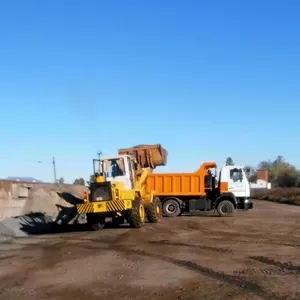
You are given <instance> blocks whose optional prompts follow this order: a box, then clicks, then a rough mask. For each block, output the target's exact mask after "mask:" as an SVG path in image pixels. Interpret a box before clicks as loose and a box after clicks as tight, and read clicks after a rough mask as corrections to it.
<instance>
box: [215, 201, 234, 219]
mask: <svg viewBox="0 0 300 300" xmlns="http://www.w3.org/2000/svg"><path fill="white" fill-rule="evenodd" d="M234 211H235V208H234V205H233V203H232V202H231V201H229V200H223V201H221V202H220V203H219V204H218V206H217V213H218V215H219V216H220V217H229V216H232V215H233V214H234Z"/></svg>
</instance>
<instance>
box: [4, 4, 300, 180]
mask: <svg viewBox="0 0 300 300" xmlns="http://www.w3.org/2000/svg"><path fill="white" fill-rule="evenodd" d="M299 9H300V2H299V1H292V0H290V1H274V0H273V1H271V0H270V1H269V0H260V1H254V0H251V1H250V0H245V1H237V0H236V1H234V0H228V1H223V0H219V1H216V0H215V1H200V0H198V1H196V0H195V1H191V0H185V1H183V0H182V1H174V0H173V1H171V0H163V1H162V0H160V1H158V0H154V1H138V0H129V1H121V0H119V1H117V0H115V1H113V0H110V1H108V0H107V1H104V0H103V1H99V0H94V1H93V0H87V1H83V0H82V1H76V0H72V1H71V0H69V1H61V0H52V1H38V0H35V1H33V0H27V1H22V0H18V1H17V0H12V1H2V2H1V4H0V41H1V47H0V66H1V68H0V104H1V105H0V107H1V118H0V134H1V145H0V178H3V177H7V176H33V177H37V178H39V179H42V180H47V181H48V180H49V181H51V180H53V173H52V164H51V162H52V156H55V157H56V162H57V176H58V177H60V176H63V177H64V178H65V179H66V180H67V181H69V182H72V181H73V180H74V179H75V178H76V177H80V176H83V177H85V178H88V176H89V174H90V173H91V170H92V158H93V157H96V152H97V151H98V149H101V150H102V152H103V153H104V154H105V155H113V154H116V153H117V149H118V148H124V147H130V146H134V145H136V144H143V143H146V144H150V143H161V144H162V145H163V146H164V147H165V148H167V149H168V151H169V160H168V166H166V167H164V168H160V169H157V171H184V172H188V171H194V170H196V169H197V168H198V166H199V165H200V163H201V162H203V161H207V160H209V161H211V160H214V161H216V162H217V163H219V164H223V163H224V162H225V160H226V157H227V156H231V157H232V158H233V159H234V161H235V162H236V163H241V164H252V165H256V164H257V163H258V162H259V161H261V160H263V159H268V158H271V159H275V158H276V156H277V155H279V154H280V155H283V156H284V157H285V158H286V159H287V160H288V161H290V162H292V163H294V164H296V165H297V166H298V167H300V163H299V153H298V152H299V151H298V149H299V146H300V142H299V139H297V138H295V137H296V136H297V133H298V130H299V128H300V121H299V120H300V119H299V112H300V101H299V99H300V39H299V32H300V20H299ZM37 161H43V163H42V164H38V163H36V162H37Z"/></svg>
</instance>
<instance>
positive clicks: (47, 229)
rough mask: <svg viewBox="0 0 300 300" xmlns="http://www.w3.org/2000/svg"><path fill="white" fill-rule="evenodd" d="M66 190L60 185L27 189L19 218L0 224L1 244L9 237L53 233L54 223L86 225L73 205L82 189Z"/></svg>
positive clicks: (6, 220) (3, 221) (12, 218)
mask: <svg viewBox="0 0 300 300" xmlns="http://www.w3.org/2000/svg"><path fill="white" fill-rule="evenodd" d="M72 188H73V189H74V190H69V189H66V188H64V187H60V186H49V185H45V186H41V185H38V186H37V187H34V188H32V189H31V190H30V195H29V198H28V199H27V201H26V204H25V206H24V207H23V210H22V212H21V214H22V216H17V217H10V218H7V219H5V220H2V221H1V222H0V242H5V241H7V239H9V238H11V237H26V236H28V235H30V234H39V233H40V234H42V233H51V232H53V225H54V224H55V223H57V224H60V225H63V224H74V223H85V218H84V217H83V216H80V218H79V219H78V216H77V215H76V209H75V207H74V205H75V203H76V202H77V201H78V198H77V197H80V194H81V190H76V188H77V189H78V187H72Z"/></svg>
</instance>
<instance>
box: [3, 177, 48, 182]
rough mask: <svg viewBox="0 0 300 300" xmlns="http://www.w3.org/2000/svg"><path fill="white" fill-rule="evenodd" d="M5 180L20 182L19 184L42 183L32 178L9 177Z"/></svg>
mask: <svg viewBox="0 0 300 300" xmlns="http://www.w3.org/2000/svg"><path fill="white" fill-rule="evenodd" d="M5 180H11V181H21V182H38V183H42V182H43V181H41V180H38V179H36V178H33V177H15V176H9V177H7V178H5Z"/></svg>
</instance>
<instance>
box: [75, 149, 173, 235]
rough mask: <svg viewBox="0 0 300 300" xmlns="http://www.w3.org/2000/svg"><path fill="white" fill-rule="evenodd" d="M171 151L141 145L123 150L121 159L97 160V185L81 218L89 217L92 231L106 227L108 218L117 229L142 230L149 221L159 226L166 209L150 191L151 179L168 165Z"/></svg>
mask: <svg viewBox="0 0 300 300" xmlns="http://www.w3.org/2000/svg"><path fill="white" fill-rule="evenodd" d="M167 155H168V153H167V151H166V150H165V149H164V148H163V147H162V146H161V145H160V144H157V145H139V146H135V147H132V148H127V149H119V151H118V155H117V156H114V157H106V158H101V159H93V167H94V178H95V180H94V182H92V183H90V185H89V189H88V192H86V193H85V196H84V200H83V203H80V204H77V205H76V209H77V213H78V214H86V217H87V222H88V224H89V226H90V228H91V229H92V230H100V229H102V228H103V227H104V226H105V223H106V220H107V218H112V220H113V223H114V224H115V225H120V224H123V223H124V222H125V220H126V221H127V222H128V223H129V225H130V226H131V227H133V228H140V227H142V226H143V225H144V224H145V220H146V219H147V221H148V222H150V223H156V222H158V221H159V220H160V218H161V217H162V205H161V201H160V199H159V197H157V196H155V192H154V191H152V190H148V188H147V177H148V176H149V174H151V173H152V171H153V170H154V169H155V168H156V167H158V166H165V165H166V163H167Z"/></svg>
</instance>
